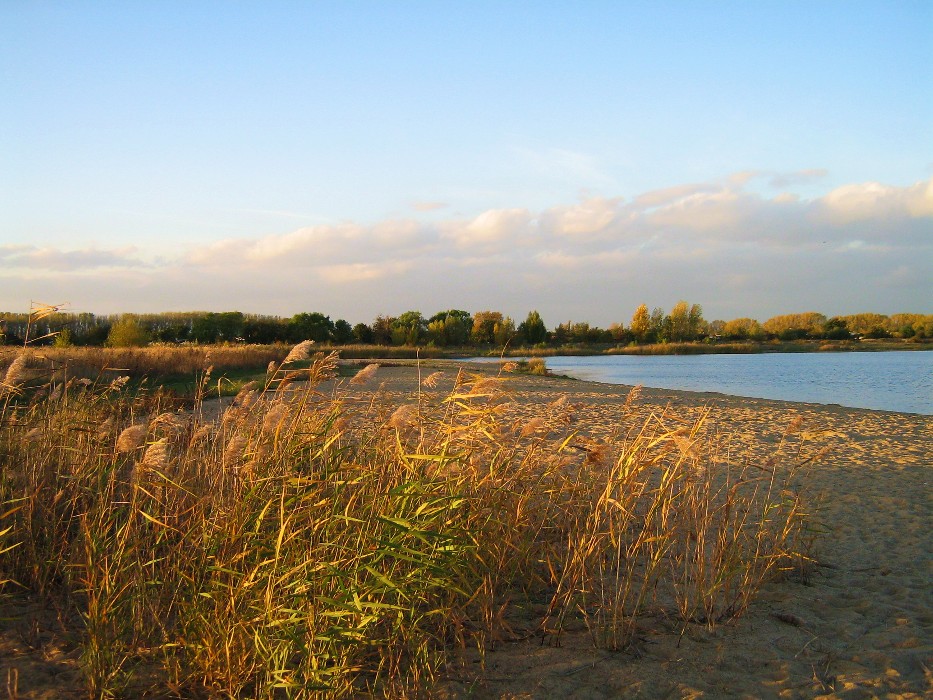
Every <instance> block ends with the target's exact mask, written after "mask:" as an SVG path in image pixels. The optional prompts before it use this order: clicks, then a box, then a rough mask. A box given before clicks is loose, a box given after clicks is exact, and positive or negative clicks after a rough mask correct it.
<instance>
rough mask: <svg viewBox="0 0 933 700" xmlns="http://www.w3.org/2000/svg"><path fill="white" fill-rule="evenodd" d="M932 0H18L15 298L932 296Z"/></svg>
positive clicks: (5, 299)
mask: <svg viewBox="0 0 933 700" xmlns="http://www.w3.org/2000/svg"><path fill="white" fill-rule="evenodd" d="M931 37H933V3H929V2H913V3H912V2H871V3H859V2H787V1H785V2H773V3H769V2H753V3H748V2H736V3H730V2H659V3H643V2H607V3H597V2H589V3H587V2H584V3H542V2H536V3H479V2H467V3H447V2H430V3H429V2H424V3H420V2H417V3H416V2H394V3H377V2H342V3H336V2H334V3H323V2H320V3H318V2H304V3H289V2H273V3H248V2H243V3H207V2H186V3H181V2H177V3H174V2H161V3H105V2H93V3H91V2H87V3H58V2H54V3H53V2H19V1H12V2H6V3H2V4H0V94H2V95H3V96H4V98H3V102H4V105H3V107H2V108H0V309H2V310H9V311H17V310H24V309H26V308H28V306H29V302H30V300H36V301H42V302H46V303H58V302H62V301H67V302H70V304H71V307H72V308H73V309H75V310H86V311H94V312H99V313H112V312H121V311H162V310H182V309H210V310H226V309H239V310H242V311H251V312H261V313H271V314H282V315H291V314H294V313H297V312H299V311H312V310H318V311H322V312H324V313H327V314H330V315H331V316H332V317H333V318H337V317H344V318H347V319H348V320H351V321H353V322H356V321H369V320H372V318H374V317H375V316H376V315H377V314H386V313H387V314H398V313H401V312H403V311H405V310H408V309H419V310H421V311H423V312H424V313H425V314H432V313H434V312H435V311H438V310H441V309H444V308H449V307H457V308H465V309H468V310H471V311H478V310H482V309H487V308H492V309H498V310H502V311H503V312H505V313H507V314H511V315H513V316H515V317H516V318H517V319H518V320H520V319H521V318H524V315H525V314H526V313H527V312H528V311H529V310H530V309H532V308H536V309H538V310H540V311H541V313H542V315H543V316H544V319H545V322H546V323H548V325H555V324H556V323H558V322H560V321H565V320H571V319H572V320H587V321H590V322H592V323H597V324H600V325H608V324H609V323H611V322H619V321H621V322H627V321H628V320H629V319H630V318H631V314H632V312H633V311H634V308H635V307H636V306H637V305H638V304H640V303H642V302H645V303H647V304H648V305H649V306H662V307H665V308H669V307H670V306H671V305H673V304H674V303H675V302H676V301H678V300H679V299H687V300H689V301H691V302H699V303H701V304H703V305H704V308H705V311H706V316H707V318H725V319H728V318H734V317H737V316H753V317H756V318H759V319H760V320H764V319H765V318H767V317H769V316H771V315H774V314H778V313H784V312H795V311H804V310H811V309H812V310H819V311H823V312H824V313H828V314H837V313H839V314H841V313H852V312H857V311H877V312H882V313H895V312H899V311H918V312H929V311H930V310H931V309H930V306H931V304H930V300H931V299H933V284H931V282H930V278H933V275H931V274H930V272H931V267H933V265H931V263H933V185H931V182H933V77H931V76H933V71H931V69H930V66H931V65H933V40H931Z"/></svg>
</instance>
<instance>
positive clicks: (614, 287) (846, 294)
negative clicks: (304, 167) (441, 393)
mask: <svg viewBox="0 0 933 700" xmlns="http://www.w3.org/2000/svg"><path fill="white" fill-rule="evenodd" d="M743 181H745V182H747V181H748V180H747V179H744V178H742V177H735V176H734V177H732V178H729V179H727V180H725V181H722V182H719V183H695V184H689V185H682V186H677V187H671V188H666V189H663V190H657V191H653V192H648V193H645V194H642V195H639V196H636V197H635V198H634V199H631V200H628V201H626V200H623V199H622V198H621V197H618V198H605V197H590V198H586V199H583V200H581V201H579V202H577V203H574V204H565V205H556V206H552V207H549V208H547V209H545V210H543V211H541V212H533V211H529V210H527V209H522V208H511V209H510V208H500V209H489V210H487V211H485V212H482V213H480V214H478V215H477V216H475V217H473V218H472V219H467V220H460V219H453V218H447V219H440V220H438V221H436V222H433V223H426V222H421V221H415V220H413V219H399V220H394V219H393V220H386V221H382V222H378V223H375V224H371V225H363V224H357V223H353V222H346V223H343V224H326V225H316V226H310V227H305V228H300V229H297V230H294V231H290V232H285V233H275V234H272V235H265V236H255V237H252V238H244V239H228V240H221V241H217V242H214V243H212V244H208V245H200V246H196V247H194V248H192V249H191V250H190V251H188V252H186V253H180V254H179V255H178V257H177V258H176V259H174V260H171V259H170V260H161V261H159V260H153V259H152V258H149V257H145V256H143V254H142V253H141V252H139V251H136V250H134V249H130V248H126V249H112V250H106V249H98V248H86V249H79V250H57V249H51V248H43V249H40V248H37V247H35V246H31V245H27V244H18V245H16V244H14V245H5V246H0V308H6V309H17V308H22V307H23V306H24V305H26V304H28V299H30V298H40V299H41V298H54V299H68V300H69V301H71V302H72V303H73V304H74V306H75V307H76V308H82V309H89V310H95V311H101V312H115V311H132V310H170V309H186V308H220V309H230V308H239V309H241V310H244V311H252V312H262V313H284V314H290V313H296V312H298V311H301V310H320V311H322V312H325V313H328V314H330V315H332V317H335V318H336V317H340V316H343V317H348V318H354V319H356V320H371V319H372V318H373V317H374V316H375V315H376V314H377V313H397V312H401V311H403V310H406V309H407V308H421V310H422V311H424V312H425V313H432V312H433V311H436V310H437V309H435V308H433V307H434V306H437V307H438V308H440V307H442V306H453V307H458V308H467V309H472V310H476V309H479V308H487V307H491V306H495V305H496V304H497V303H498V304H499V305H500V306H501V307H502V310H503V312H506V313H510V314H512V315H513V316H522V317H523V314H524V313H527V310H528V309H529V308H538V309H539V310H541V312H542V313H543V314H545V315H546V316H547V314H548V309H552V310H553V312H552V313H560V314H561V315H562V316H564V317H566V316H567V315H568V314H569V315H571V316H572V317H574V318H577V319H581V320H588V321H590V322H593V323H598V324H606V323H608V322H609V321H611V320H620V318H621V320H625V319H626V318H627V317H630V316H631V309H629V307H630V306H633V305H637V303H640V302H641V301H645V302H646V303H648V304H649V305H664V304H673V303H674V302H676V301H677V300H678V299H680V298H686V299H690V300H696V301H698V302H700V303H703V304H704V306H706V307H707V308H710V309H712V311H710V314H711V315H720V312H716V311H715V309H717V308H719V309H723V311H722V312H721V313H722V314H727V313H728V310H730V309H734V310H735V312H736V313H735V315H742V316H756V317H757V316H766V315H767V314H768V313H771V312H774V313H777V312H782V311H783V312H789V311H792V310H794V309H795V308H797V306H796V303H797V300H801V303H803V301H802V300H804V299H807V298H808V299H809V301H807V303H806V306H807V307H808V308H809V307H813V308H819V309H823V310H825V311H828V312H832V313H838V312H841V311H844V310H846V309H848V310H850V311H858V310H866V309H869V308H871V309H879V308H881V309H882V310H887V311H888V312H896V311H898V310H904V309H908V308H910V309H916V308H918V307H923V306H929V299H931V298H933V287H931V282H930V281H929V277H930V275H929V274H928V272H929V270H928V268H929V260H930V259H931V255H933V235H931V234H933V182H931V181H927V182H921V183H917V184H915V185H912V186H909V187H894V186H889V185H881V184H878V183H862V184H853V185H847V186H845V187H840V188H837V189H835V190H833V191H831V192H829V193H827V194H826V195H825V196H824V197H821V198H817V199H804V198H801V197H799V196H796V195H786V194H781V195H778V196H776V197H774V198H772V199H769V198H766V197H763V196H761V195H759V194H755V193H753V192H749V191H746V190H745V189H743V188H742V186H741V184H740V183H741V182H743ZM144 259H145V260H148V261H149V262H146V263H143V262H142V260H144ZM808 295H809V296H808ZM667 296H670V297H672V299H670V300H668V299H667ZM496 300H499V301H498V302H497V301H496ZM911 300H912V301H911ZM510 304H512V305H514V307H509V306H508V305H510ZM736 305H739V306H742V305H744V306H742V308H735V307H736ZM617 307H621V308H622V309H625V311H626V313H627V317H626V316H620V314H619V312H617V311H616V310H615V309H617ZM574 309H577V310H576V311H574ZM761 309H767V311H761Z"/></svg>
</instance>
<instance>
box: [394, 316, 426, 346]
mask: <svg viewBox="0 0 933 700" xmlns="http://www.w3.org/2000/svg"><path fill="white" fill-rule="evenodd" d="M426 332H427V323H426V322H425V320H424V317H423V316H422V315H421V312H420V311H406V312H405V313H403V314H402V315H401V316H399V317H398V318H396V319H395V320H394V321H393V322H392V343H393V344H394V345H418V344H419V343H420V342H421V340H422V338H423V337H424V334H425V333H426Z"/></svg>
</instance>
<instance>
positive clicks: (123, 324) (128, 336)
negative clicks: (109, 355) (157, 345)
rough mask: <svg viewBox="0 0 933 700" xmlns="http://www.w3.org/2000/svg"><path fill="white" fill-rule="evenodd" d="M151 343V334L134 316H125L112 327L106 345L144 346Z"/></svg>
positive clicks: (111, 346)
mask: <svg viewBox="0 0 933 700" xmlns="http://www.w3.org/2000/svg"><path fill="white" fill-rule="evenodd" d="M148 344H149V334H148V333H147V332H146V329H145V328H143V327H142V326H141V325H140V323H139V321H138V320H137V319H136V318H135V317H134V316H124V317H122V318H121V319H120V320H119V321H117V322H116V323H114V324H113V325H112V326H111V327H110V332H109V333H108V334H107V342H106V345H107V347H109V348H132V347H143V346H145V345H148Z"/></svg>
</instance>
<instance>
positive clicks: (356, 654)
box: [0, 348, 812, 698]
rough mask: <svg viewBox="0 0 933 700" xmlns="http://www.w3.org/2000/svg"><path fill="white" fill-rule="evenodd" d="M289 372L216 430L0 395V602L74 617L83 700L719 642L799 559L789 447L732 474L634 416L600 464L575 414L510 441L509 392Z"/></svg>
mask: <svg viewBox="0 0 933 700" xmlns="http://www.w3.org/2000/svg"><path fill="white" fill-rule="evenodd" d="M306 350H308V348H303V349H301V350H300V354H302V355H303V353H304V352H305V351H306ZM178 352H180V353H182V354H184V353H185V352H186V351H185V350H184V349H182V350H179V351H178ZM287 356H288V351H287V350H283V351H280V354H279V355H277V358H278V359H273V362H274V365H273V366H272V367H271V368H270V371H269V373H268V374H267V379H266V383H265V384H264V385H258V386H254V387H245V388H244V389H242V390H241V391H240V394H239V395H238V396H237V398H236V400H234V401H233V402H232V403H231V404H230V405H229V407H228V408H227V409H226V410H225V411H224V412H223V414H222V415H221V416H220V417H219V418H218V419H217V420H210V421H208V420H205V419H204V418H202V416H203V415H206V413H207V412H206V411H205V410H204V406H202V405H197V406H195V409H194V410H193V411H189V412H183V413H182V412H173V411H171V410H165V408H166V407H165V406H163V405H160V399H159V397H158V395H155V394H154V393H153V392H146V391H144V390H140V389H136V390H132V391H130V390H128V389H127V388H126V387H125V386H122V385H115V384H114V383H112V382H110V381H91V382H85V383H81V382H78V381H76V380H74V379H70V380H67V381H65V382H63V383H61V386H62V390H61V391H60V394H59V396H58V397H57V398H55V399H53V398H51V394H52V392H51V391H49V388H48V387H46V393H45V394H44V396H40V395H39V393H38V392H39V391H40V390H39V389H35V388H33V389H30V390H29V391H28V392H24V391H19V392H18V393H14V392H8V393H7V394H6V396H5V397H4V398H3V399H2V403H0V444H3V445H4V449H3V451H2V453H0V503H2V504H3V506H2V508H0V581H2V582H3V583H2V584H0V585H2V590H3V592H4V593H5V594H8V595H15V594H16V592H17V591H20V590H24V589H26V590H30V591H33V592H34V593H36V594H38V595H41V596H44V597H46V598H48V599H50V600H53V601H55V603H56V605H57V606H58V607H59V609H63V610H69V611H71V612H73V613H74V615H63V616H62V619H71V620H74V619H77V620H80V621H81V622H80V624H79V625H78V626H77V627H76V628H75V629H74V630H73V632H74V633H75V637H76V639H77V642H76V643H77V644H78V645H79V647H80V650H81V656H82V667H83V669H84V674H85V681H86V686H87V690H88V692H89V693H90V694H91V695H92V696H96V697H106V696H115V695H120V694H123V695H140V694H144V693H152V694H154V695H156V694H161V695H166V694H170V695H175V696H178V695H182V696H201V695H208V696H217V697H246V696H248V697H257V698H278V697H296V698H317V697H322V698H323V697H328V698H331V697H355V696H360V695H363V696H370V695H372V696H381V697H413V696H417V695H420V694H423V693H425V692H428V691H430V689H431V688H432V687H434V686H435V684H436V683H437V682H438V681H439V680H440V679H442V678H443V675H444V672H445V668H446V667H447V664H448V663H449V662H450V661H451V659H452V658H454V657H455V656H456V655H457V654H458V653H459V650H460V649H461V648H463V647H464V646H474V647H476V648H478V649H480V650H481V651H482V650H486V649H489V648H492V647H494V646H495V645H496V644H498V643H500V642H501V641H502V640H504V639H508V638H510V637H512V636H514V635H516V634H519V633H533V634H539V635H541V636H542V639H543V640H548V641H551V642H556V641H558V640H559V638H560V635H561V634H562V633H563V631H564V629H565V628H566V626H567V624H568V621H569V620H571V619H572V620H582V621H583V622H584V623H585V624H586V625H587V627H588V628H589V629H590V632H591V634H592V637H593V641H594V643H595V644H596V645H597V646H599V647H604V648H611V649H618V648H627V647H630V646H631V645H632V644H633V643H634V641H635V634H634V633H635V630H636V629H637V625H638V624H641V622H642V621H643V619H644V616H645V613H646V612H652V613H655V612H657V611H662V612H663V613H664V614H665V615H667V616H671V617H675V618H676V619H679V620H681V624H683V625H684V626H685V627H686V626H688V625H691V624H703V625H716V624H719V623H721V622H722V621H724V620H726V619H729V618H732V617H734V616H737V615H740V614H741V613H742V612H743V611H744V610H745V609H746V607H747V606H748V604H749V602H750V601H751V600H752V599H753V597H754V595H755V593H756V592H757V591H758V590H759V588H760V587H761V586H762V585H763V584H764V583H765V582H767V581H769V580H771V579H772V578H773V577H774V576H776V575H778V574H779V573H780V572H781V571H784V570H789V569H791V568H793V567H797V566H799V565H800V563H801V562H802V561H806V560H808V559H809V558H810V556H811V555H810V551H809V547H810V546H811V538H810V535H809V533H810V529H809V525H810V522H811V518H810V515H809V510H808V504H807V501H806V500H805V496H806V493H805V491H803V490H802V486H801V484H802V483H803V481H802V472H803V470H804V469H805V468H806V466H807V465H808V464H809V463H810V460H811V457H812V456H808V455H805V454H804V452H803V451H802V449H801V447H800V444H801V443H800V441H799V440H797V442H793V441H791V440H790V439H788V440H787V441H786V442H784V441H782V442H781V443H780V444H778V445H776V446H775V449H774V453H773V454H772V455H771V456H770V457H769V458H768V460H766V461H764V462H761V461H753V460H751V459H746V460H742V459H738V460H737V459H735V458H733V456H732V454H731V453H730V452H729V450H730V449H732V448H734V446H730V445H729V444H728V443H727V442H724V441H723V440H724V439H723V438H721V437H719V436H716V435H715V434H713V433H712V432H711V431H707V430H706V422H707V421H708V420H709V419H710V417H709V416H708V415H703V416H700V417H699V418H697V419H695V420H687V421H685V420H684V418H683V417H682V416H678V415H677V414H676V412H674V411H673V410H668V411H665V412H662V413H660V414H652V415H650V416H648V417H647V418H646V419H642V418H637V419H636V417H635V413H634V412H633V411H632V410H631V407H632V404H633V403H634V401H630V402H627V403H626V404H625V405H624V406H623V407H622V412H621V413H620V426H619V429H618V431H617V437H616V438H614V439H612V440H610V441H607V442H605V443H600V444H591V443H588V442H587V441H585V440H584V439H583V438H582V437H581V436H580V435H578V434H577V433H576V432H575V428H574V425H575V422H574V420H573V415H572V414H573V411H574V410H575V408H574V406H573V405H572V404H570V403H569V402H567V401H558V402H554V403H553V404H551V405H542V406H540V407H539V410H538V412H537V415H535V416H532V417H530V418H528V417H526V419H525V420H522V421H519V420H516V419H515V416H514V415H513V414H512V413H511V409H512V405H511V404H510V402H509V379H508V378H507V377H506V376H498V377H490V376H487V375H472V374H466V373H461V374H460V375H459V376H457V377H456V378H453V377H451V378H448V379H444V378H443V377H441V376H438V375H434V374H432V375H430V376H429V377H428V379H430V381H428V380H427V379H425V380H424V383H423V384H419V388H418V390H417V393H415V394H413V395H412V396H410V397H407V398H406V399H405V400H403V401H399V400H398V398H397V397H396V398H394V399H390V397H389V396H388V395H384V394H383V393H382V392H381V390H380V389H378V388H372V387H370V386H369V385H368V383H367V382H365V381H359V382H356V383H353V382H351V381H349V380H344V379H342V378H340V377H336V376H335V369H336V361H337V358H336V354H334V353H330V354H325V353H318V354H317V355H314V356H312V357H310V358H309V360H308V361H305V362H297V361H294V360H295V359H296V358H295V357H293V358H292V361H283V360H285V359H286V358H287ZM202 362H204V363H207V362H214V363H216V362H218V359H217V356H216V355H215V356H213V357H211V358H202ZM205 367H206V364H205V365H202V366H201V367H199V368H198V371H199V372H201V373H202V374H207V372H205ZM364 379H366V380H371V382H370V383H372V384H374V385H375V384H377V383H378V382H377V381H375V380H376V379H378V370H377V369H375V368H373V369H371V370H367V375H366V376H365V377H364ZM439 382H443V383H444V385H445V386H448V385H450V386H452V388H451V389H450V391H449V393H447V394H444V393H442V392H439V391H436V390H432V391H428V389H430V388H431V386H432V385H438V383H439ZM422 387H424V390H422ZM200 398H201V400H203V393H202V394H201V397H200ZM632 398H633V399H634V396H633V397H632ZM790 432H791V430H790V429H789V431H788V434H790ZM792 443H793V449H792V448H791V445H792ZM529 601H547V603H546V605H545V606H544V609H543V610H541V612H540V614H539V615H538V617H536V618H535V617H533V616H532V617H529V616H528V614H527V613H525V614H520V612H519V611H520V610H526V609H528V606H527V605H526V603H528V602H529Z"/></svg>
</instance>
